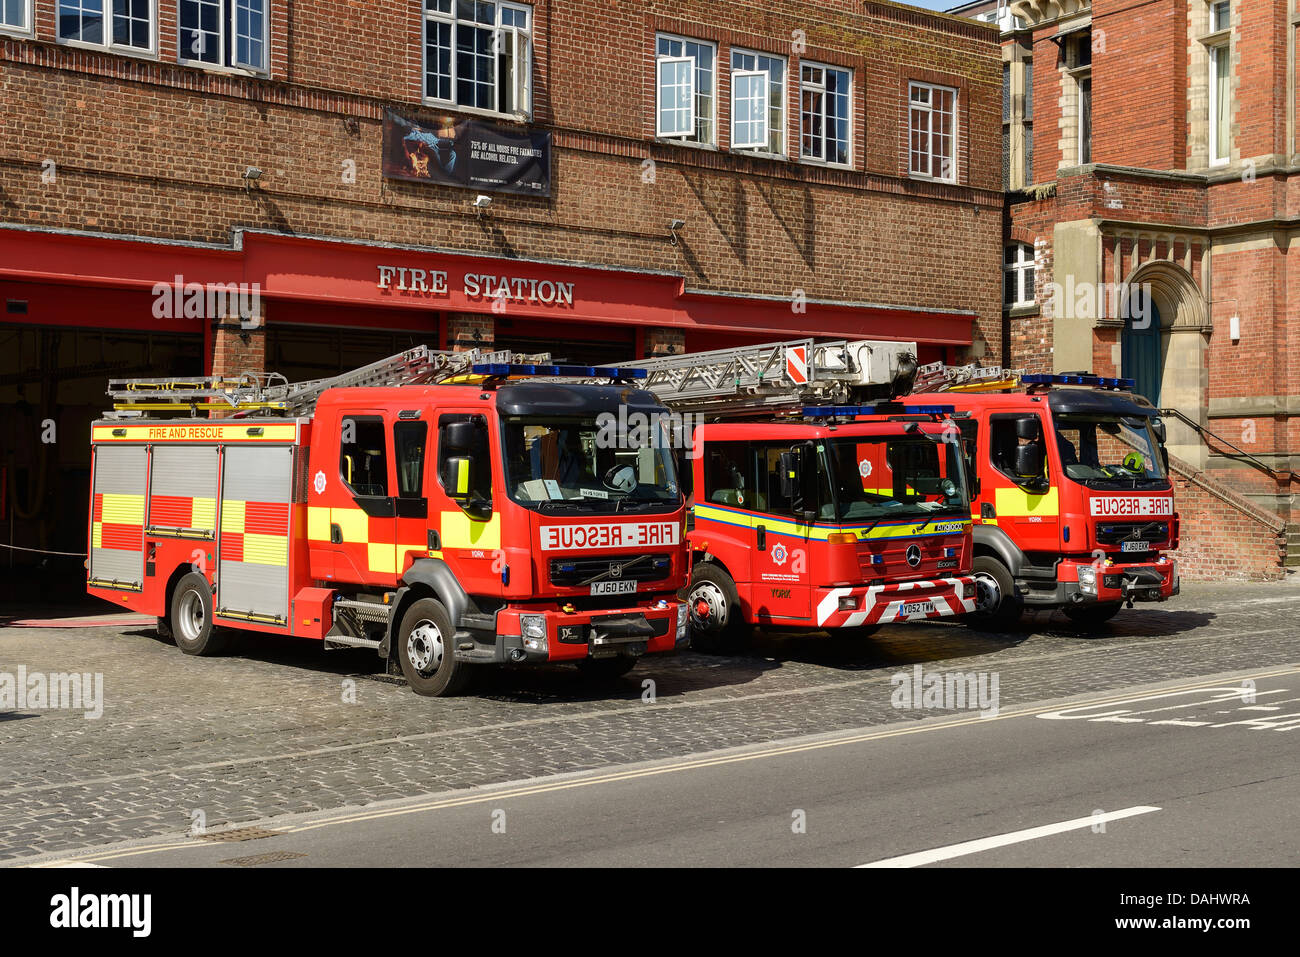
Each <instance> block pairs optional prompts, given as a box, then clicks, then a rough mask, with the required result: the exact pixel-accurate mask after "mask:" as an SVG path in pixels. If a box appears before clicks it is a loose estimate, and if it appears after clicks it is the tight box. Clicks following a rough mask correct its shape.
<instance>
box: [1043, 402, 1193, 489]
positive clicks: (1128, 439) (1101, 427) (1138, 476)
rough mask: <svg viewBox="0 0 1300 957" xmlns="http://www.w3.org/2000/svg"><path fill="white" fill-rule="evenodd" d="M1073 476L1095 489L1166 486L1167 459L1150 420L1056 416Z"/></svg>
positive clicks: (1061, 451)
mask: <svg viewBox="0 0 1300 957" xmlns="http://www.w3.org/2000/svg"><path fill="white" fill-rule="evenodd" d="M1055 426H1056V448H1057V451H1058V452H1059V454H1060V456H1061V467H1062V469H1063V470H1064V471H1065V475H1066V477H1067V478H1071V479H1074V481H1076V482H1080V483H1082V484H1083V485H1086V486H1088V487H1089V488H1096V489H1120V488H1124V489H1128V488H1148V487H1150V488H1164V487H1165V486H1167V485H1168V479H1167V477H1166V473H1165V465H1164V459H1163V457H1162V456H1161V455H1160V447H1159V444H1158V442H1157V441H1156V437H1155V434H1154V433H1153V432H1152V430H1151V424H1150V420H1149V419H1146V418H1141V417H1138V416H1123V417H1121V416H1099V415H1069V414H1059V413H1058V414H1057V415H1056V416H1055Z"/></svg>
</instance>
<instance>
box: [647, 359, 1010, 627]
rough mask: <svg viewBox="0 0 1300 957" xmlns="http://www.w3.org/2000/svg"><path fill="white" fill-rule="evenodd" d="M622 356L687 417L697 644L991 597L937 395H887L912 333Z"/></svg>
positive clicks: (954, 610)
mask: <svg viewBox="0 0 1300 957" xmlns="http://www.w3.org/2000/svg"><path fill="white" fill-rule="evenodd" d="M628 365H629V366H630V367H633V368H639V369H644V370H646V371H647V372H648V373H649V376H648V378H647V379H646V380H645V382H644V386H645V388H646V389H647V390H649V391H650V392H652V393H654V394H655V395H656V396H657V397H658V398H659V399H660V400H661V401H662V402H663V403H664V404H665V405H666V406H668V407H669V408H670V409H672V410H673V412H674V414H675V415H677V416H691V417H692V418H693V419H694V422H695V424H694V442H693V444H692V445H691V448H692V457H693V461H692V463H691V465H692V469H691V472H692V481H691V488H692V493H693V508H692V511H691V519H690V523H691V524H690V529H689V531H688V534H687V538H688V540H689V542H690V548H691V553H692V558H693V561H692V566H691V583H690V587H689V590H688V592H687V598H688V600H687V605H688V607H689V614H690V624H691V633H692V642H693V644H694V646H695V647H697V648H699V649H701V650H725V649H731V648H734V647H736V646H737V645H738V644H739V643H740V642H741V641H742V640H743V639H744V638H745V637H746V636H747V635H748V634H749V633H750V630H751V629H752V627H753V626H754V625H763V626H772V627H778V628H783V629H809V630H814V631H834V632H836V633H838V634H841V635H845V636H854V637H857V636H865V635H868V634H871V633H872V632H874V631H875V630H876V629H877V628H878V627H879V626H881V625H884V624H888V623H891V622H903V621H918V620H928V619H932V618H937V617H941V616H947V615H960V614H966V613H969V612H972V611H974V610H976V607H977V603H980V602H982V603H984V604H986V605H987V604H990V603H992V604H996V602H997V596H996V595H994V594H991V593H989V589H991V588H993V587H996V582H994V581H992V580H991V579H987V578H986V579H985V580H984V584H983V592H984V593H983V594H980V589H981V585H980V582H978V581H977V580H976V579H975V578H974V577H972V575H971V574H970V571H971V557H972V552H971V514H970V501H969V497H968V491H967V489H968V486H967V481H966V476H965V471H964V469H965V462H964V460H963V459H962V456H961V455H960V453H959V450H958V449H957V447H956V446H955V445H954V444H953V443H945V441H944V435H945V429H944V425H943V420H945V419H946V411H947V410H946V409H945V408H944V407H942V406H938V405H926V406H919V405H900V404H897V403H894V404H890V401H889V400H892V399H894V398H896V397H897V396H900V395H905V394H907V393H908V392H909V391H910V390H911V389H912V385H913V379H914V376H915V373H916V370H917V362H916V345H915V343H902V342H876V341H866V340H863V341H839V342H821V343H819V342H815V341H813V340H811V339H807V340H795V341H791V342H777V343H769V344H765V345H756V346H748V347H742V348H735V349H725V350H719V351H717V352H706V353H693V354H692V353H687V354H683V355H676V356H665V357H659V358H655V359H648V360H644V361H641V362H633V363H629V364H628ZM871 401H875V402H877V403H878V404H876V405H872V406H864V405H862V404H860V403H863V402H871ZM867 415H870V416H873V417H874V418H873V420H872V421H856V420H857V419H858V418H859V417H861V416H867Z"/></svg>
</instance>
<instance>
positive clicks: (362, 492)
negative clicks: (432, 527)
mask: <svg viewBox="0 0 1300 957" xmlns="http://www.w3.org/2000/svg"><path fill="white" fill-rule="evenodd" d="M389 418H391V414H390V416H389ZM389 426H390V423H389V422H388V421H386V417H385V414H384V413H383V412H382V411H378V410H360V409H358V410H355V411H354V410H345V411H343V412H342V414H341V418H340V420H339V462H338V473H339V481H338V485H339V486H340V490H341V494H340V495H339V496H337V497H336V499H335V501H334V502H333V503H331V508H330V516H329V519H330V528H329V541H330V548H331V549H332V550H333V551H334V569H335V579H336V580H338V581H349V580H352V581H355V582H356V583H358V584H363V585H378V586H385V587H391V586H393V585H395V584H396V583H397V570H396V553H395V545H396V541H397V539H396V531H397V508H396V499H395V497H394V496H393V495H392V492H391V489H392V486H393V484H394V483H393V474H394V470H393V464H392V439H391V436H390V432H389Z"/></svg>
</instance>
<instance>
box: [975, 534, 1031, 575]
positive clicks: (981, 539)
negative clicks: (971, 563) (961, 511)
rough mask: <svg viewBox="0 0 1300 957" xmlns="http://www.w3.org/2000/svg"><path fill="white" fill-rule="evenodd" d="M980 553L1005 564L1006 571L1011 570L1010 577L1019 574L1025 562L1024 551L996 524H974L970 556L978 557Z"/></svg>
mask: <svg viewBox="0 0 1300 957" xmlns="http://www.w3.org/2000/svg"><path fill="white" fill-rule="evenodd" d="M981 555H987V556H990V557H992V558H996V559H997V560H998V561H1000V562H1001V563H1002V564H1003V565H1006V566H1007V571H1009V572H1011V577H1012V578H1016V577H1018V576H1019V575H1020V569H1021V568H1022V567H1023V566H1024V563H1025V553H1024V552H1022V551H1021V550H1020V546H1018V545H1017V544H1016V543H1015V542H1013V541H1012V540H1011V536H1010V535H1008V534H1007V533H1006V532H1005V531H1003V530H1002V529H1000V528H998V527H997V526H996V525H976V526H975V528H974V551H973V552H972V553H971V557H972V558H979V557H980V556H981Z"/></svg>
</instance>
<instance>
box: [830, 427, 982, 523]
mask: <svg viewBox="0 0 1300 957" xmlns="http://www.w3.org/2000/svg"><path fill="white" fill-rule="evenodd" d="M818 448H819V449H820V450H821V451H822V467H821V468H820V469H819V471H820V473H821V484H822V489H821V495H820V496H819V511H818V515H819V517H820V518H821V519H822V520H824V521H839V522H852V521H858V520H862V519H865V520H872V519H889V518H893V517H899V518H911V517H922V516H923V517H927V518H928V517H930V516H934V515H948V514H957V515H963V516H965V515H969V514H970V499H969V497H968V495H967V489H966V474H965V469H964V466H963V464H962V457H961V454H960V448H959V446H958V445H957V444H956V443H952V442H939V441H935V440H932V439H929V438H926V437H925V436H923V435H914V436H907V437H904V438H898V437H894V436H890V437H883V436H882V437H880V438H876V437H867V436H864V437H860V438H852V439H835V440H831V441H826V442H819V443H818Z"/></svg>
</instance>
